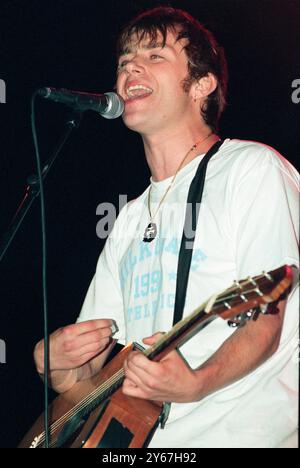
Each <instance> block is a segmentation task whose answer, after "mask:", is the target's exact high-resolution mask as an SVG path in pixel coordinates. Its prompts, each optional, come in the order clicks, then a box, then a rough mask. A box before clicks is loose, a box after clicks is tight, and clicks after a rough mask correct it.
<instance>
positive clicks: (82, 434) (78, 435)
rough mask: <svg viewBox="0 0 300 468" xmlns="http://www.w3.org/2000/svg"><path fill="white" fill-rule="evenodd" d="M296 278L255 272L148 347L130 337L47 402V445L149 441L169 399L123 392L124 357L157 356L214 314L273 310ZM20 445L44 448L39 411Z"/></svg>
mask: <svg viewBox="0 0 300 468" xmlns="http://www.w3.org/2000/svg"><path fill="white" fill-rule="evenodd" d="M294 280H295V269H294V268H293V267H291V266H288V265H285V266H282V267H280V268H278V269H276V270H273V271H270V272H268V273H265V272H264V273H262V274H261V275H259V276H256V277H253V278H252V277H249V278H247V279H246V280H243V281H239V282H237V281H236V282H234V284H233V285H232V286H231V287H230V288H228V289H226V290H225V291H223V292H222V293H221V294H216V295H214V296H212V297H211V298H210V299H208V301H206V302H205V303H204V304H202V305H201V306H200V307H199V308H198V309H196V310H195V311H194V312H193V313H192V314H191V315H189V316H188V317H186V318H184V319H183V320H181V321H180V322H178V323H177V324H176V325H175V326H174V327H173V328H172V329H171V330H170V331H169V332H168V333H166V334H164V335H163V336H162V337H161V339H160V340H159V341H158V342H157V343H156V344H155V345H153V346H151V347H150V348H148V349H146V350H145V349H144V348H142V347H140V346H139V345H137V344H135V343H131V344H129V345H128V346H126V347H124V348H123V349H122V350H121V351H120V352H119V353H118V354H117V355H116V356H115V357H114V358H113V359H112V360H111V361H110V362H109V363H108V364H106V365H105V366H104V367H103V369H102V370H101V373H100V374H99V375H96V376H94V377H93V378H91V379H87V380H85V381H82V382H78V383H77V384H75V385H74V386H73V387H72V388H71V389H70V390H69V391H67V392H65V393H63V394H61V395H60V396H58V397H57V398H56V399H55V400H54V401H53V403H52V404H51V405H50V407H49V421H50V424H49V432H50V447H51V448H52V447H53V448H60V447H67V448H96V447H98V448H123V447H124V448H125V447H129V448H137V447H146V446H148V444H149V442H150V440H151V437H152V436H153V434H154V431H155V430H156V428H157V427H158V425H159V424H161V425H162V427H163V426H164V424H165V422H166V419H167V416H168V410H169V407H170V405H169V404H168V403H165V404H162V403H157V402H152V401H147V400H142V399H138V398H132V397H128V396H125V395H124V394H123V393H122V389H121V386H122V383H123V380H124V370H123V363H124V360H125V359H126V357H127V356H128V354H129V353H131V352H132V350H135V349H138V350H140V352H142V353H143V354H144V355H145V356H146V357H147V358H148V359H151V360H154V361H159V360H160V359H162V358H163V357H164V356H165V355H166V354H168V353H169V352H170V351H171V350H174V349H177V348H179V347H180V346H181V345H183V344H184V343H185V342H186V341H187V340H189V339H190V338H191V337H192V336H194V335H195V334H196V333H198V332H199V331H200V330H201V329H203V328H204V327H205V326H207V325H209V324H210V323H211V322H212V321H213V320H214V319H216V318H217V317H221V318H222V319H224V320H228V319H231V321H229V324H230V325H231V326H233V327H239V326H242V325H244V324H245V323H246V322H247V320H250V319H253V320H256V319H257V318H258V316H259V314H260V313H263V314H265V313H274V311H275V312H276V310H277V309H276V307H270V304H271V303H273V304H275V305H276V303H277V302H278V301H279V300H281V299H282V298H284V297H285V296H286V295H287V294H288V292H289V291H290V288H291V286H292V283H293V282H294ZM19 447H20V448H44V447H45V431H44V419H43V415H41V416H40V417H39V419H38V420H37V421H36V423H35V424H34V426H33V427H32V429H31V430H30V431H29V432H28V434H27V435H26V436H25V437H24V439H23V440H22V442H21V444H20V445H19Z"/></svg>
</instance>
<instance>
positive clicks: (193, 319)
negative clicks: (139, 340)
mask: <svg viewBox="0 0 300 468" xmlns="http://www.w3.org/2000/svg"><path fill="white" fill-rule="evenodd" d="M205 306H206V303H205V304H203V305H202V306H200V307H199V308H198V309H197V310H196V311H195V312H194V313H193V314H192V315H190V316H189V317H187V318H186V319H184V320H181V321H180V322H178V323H177V324H176V325H174V327H173V328H172V329H171V330H170V331H169V332H168V333H166V334H164V335H163V336H162V337H161V338H160V340H159V341H158V342H157V343H156V344H155V345H153V346H152V347H151V348H148V349H146V350H145V351H144V355H145V356H146V357H147V358H148V359H150V360H152V361H160V360H161V359H162V358H163V357H164V356H166V355H167V354H168V353H169V352H170V351H172V350H174V349H176V348H178V347H179V346H182V345H183V344H184V343H185V342H186V341H188V340H189V339H190V338H192V336H194V335H195V334H196V333H198V332H199V331H200V330H202V329H203V328H204V327H206V326H207V325H208V324H209V323H211V322H212V321H213V320H215V318H216V317H217V315H216V309H215V308H214V311H213V312H209V313H206V312H205Z"/></svg>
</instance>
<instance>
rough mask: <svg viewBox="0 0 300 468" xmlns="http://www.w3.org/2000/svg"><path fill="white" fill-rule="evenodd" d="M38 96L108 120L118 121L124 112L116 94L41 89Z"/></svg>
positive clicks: (121, 100)
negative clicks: (93, 113) (97, 114)
mask: <svg viewBox="0 0 300 468" xmlns="http://www.w3.org/2000/svg"><path fill="white" fill-rule="evenodd" d="M38 95H39V96H41V97H44V98H46V99H51V100H52V101H55V102H60V103H62V104H66V105H67V106H70V107H73V108H74V109H76V110H78V111H80V112H84V111H87V110H94V111H96V112H98V113H99V114H100V115H102V117H105V118H106V119H116V118H118V117H120V115H122V114H123V111H124V101H123V99H122V98H121V96H119V95H118V94H116V93H105V94H89V93H82V92H80V91H70V90H68V89H57V88H41V89H39V90H38Z"/></svg>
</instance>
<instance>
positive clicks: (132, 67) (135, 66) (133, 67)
mask: <svg viewBox="0 0 300 468" xmlns="http://www.w3.org/2000/svg"><path fill="white" fill-rule="evenodd" d="M125 69H126V71H127V72H128V73H141V72H142V71H143V69H144V65H143V61H142V59H141V58H138V57H133V58H132V59H131V60H129V61H128V62H127V64H126V66H125Z"/></svg>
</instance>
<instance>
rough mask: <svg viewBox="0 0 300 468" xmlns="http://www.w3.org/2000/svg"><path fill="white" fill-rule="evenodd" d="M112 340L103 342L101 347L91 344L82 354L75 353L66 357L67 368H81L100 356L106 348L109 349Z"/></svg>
mask: <svg viewBox="0 0 300 468" xmlns="http://www.w3.org/2000/svg"><path fill="white" fill-rule="evenodd" d="M110 342H111V341H110V340H107V342H106V343H105V342H103V343H102V345H101V346H99V345H98V344H96V343H93V344H90V345H88V346H86V347H85V348H83V349H82V350H81V352H80V353H78V351H77V352H73V353H70V354H68V355H67V356H66V358H65V363H66V366H67V367H70V366H71V367H80V366H82V365H83V364H85V363H86V362H88V361H90V360H91V359H93V358H94V357H96V356H97V355H98V354H100V353H101V352H102V351H103V350H104V349H105V348H107V347H108V346H109V344H110Z"/></svg>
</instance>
